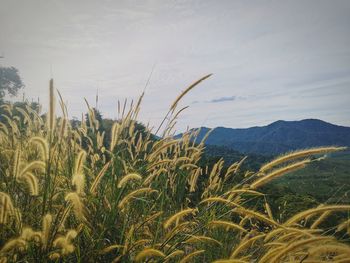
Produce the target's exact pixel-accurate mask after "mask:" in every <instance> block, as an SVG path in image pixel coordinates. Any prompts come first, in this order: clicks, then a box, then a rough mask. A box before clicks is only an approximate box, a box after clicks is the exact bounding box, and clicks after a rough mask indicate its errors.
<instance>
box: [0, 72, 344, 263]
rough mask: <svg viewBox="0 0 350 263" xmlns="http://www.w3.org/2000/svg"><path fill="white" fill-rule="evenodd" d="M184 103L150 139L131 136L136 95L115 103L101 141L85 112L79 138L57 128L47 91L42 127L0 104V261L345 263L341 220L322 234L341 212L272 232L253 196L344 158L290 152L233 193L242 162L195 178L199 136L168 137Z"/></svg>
mask: <svg viewBox="0 0 350 263" xmlns="http://www.w3.org/2000/svg"><path fill="white" fill-rule="evenodd" d="M207 77H209V76H206V77H204V78H202V79H200V80H199V81H197V82H195V85H196V84H198V83H199V82H200V81H202V80H204V79H205V78H207ZM192 88H193V85H191V86H190V89H192ZM188 90H189V89H186V90H185V93H186V92H188ZM185 93H184V94H182V95H180V96H179V98H178V99H177V100H176V101H175V102H174V103H173V105H172V106H171V108H170V111H169V113H168V115H169V114H170V116H167V118H169V119H170V120H171V121H169V122H168V124H167V126H166V127H165V128H164V130H165V131H166V132H165V133H164V137H162V138H160V139H157V140H155V139H154V138H153V136H152V134H151V132H150V131H148V130H146V131H140V130H138V129H136V125H137V123H136V121H137V120H136V118H137V115H138V112H139V110H140V105H141V100H142V96H141V98H140V100H139V101H138V102H137V103H136V104H135V105H133V104H131V105H130V107H129V108H128V106H127V104H126V103H124V107H123V113H122V117H121V118H120V119H119V120H117V121H115V123H114V125H113V127H112V131H111V137H110V138H106V137H105V134H104V133H103V132H102V131H101V129H99V127H100V125H101V124H100V123H99V121H98V120H97V119H96V116H95V114H94V110H93V109H91V108H90V107H89V105H88V107H89V108H88V121H84V119H83V120H82V122H81V124H80V126H79V127H72V125H71V123H70V122H69V121H67V112H66V107H65V105H64V103H63V100H62V98H61V99H60V105H61V110H62V113H63V114H62V116H63V117H61V118H56V117H55V96H54V87H53V81H51V82H50V102H49V113H48V114H46V115H45V116H41V113H40V112H39V110H38V109H33V108H32V107H30V105H29V104H26V105H24V106H23V107H15V106H14V105H13V104H4V105H2V106H1V107H2V108H3V112H4V115H3V116H1V123H0V226H1V228H0V262H50V261H52V262H133V261H138V262H151V261H152V262H212V261H215V262H252V261H253V262H301V261H302V262H324V261H332V262H333V261H335V262H337V261H338V262H346V259H348V258H349V257H350V247H349V246H348V242H347V240H348V234H349V232H350V231H349V227H350V225H349V220H346V221H344V222H340V223H339V225H335V226H334V229H329V227H328V228H327V229H322V225H323V222H324V221H325V220H326V219H327V218H326V217H327V216H329V215H330V214H332V213H336V212H342V211H349V210H350V206H349V205H337V204H334V205H329V204H328V205H325V206H320V207H317V208H314V209H310V210H307V211H303V212H301V213H300V214H297V215H294V216H293V217H291V218H289V219H287V220H285V221H279V220H278V219H276V218H280V217H279V215H276V214H274V215H273V214H272V211H271V209H270V207H269V204H268V203H267V202H264V194H263V193H260V192H258V189H260V187H261V186H263V185H265V184H267V183H269V182H270V181H271V180H273V179H274V178H276V177H280V176H283V175H284V174H286V173H288V172H290V171H294V170H295V169H299V168H302V167H304V166H305V165H307V164H308V163H310V162H313V161H317V159H314V158H311V157H312V155H314V154H322V153H325V152H327V153H328V152H333V151H338V150H342V149H343V148H337V147H322V148H317V149H309V150H304V151H300V152H296V153H290V154H288V155H285V156H282V157H279V158H277V159H276V160H273V161H272V162H270V163H268V164H266V165H264V166H263V167H262V168H261V170H260V171H257V172H256V173H249V176H247V177H245V178H244V181H243V182H242V183H239V184H233V183H232V182H233V181H232V180H231V178H233V177H235V176H236V175H237V174H238V173H239V167H240V165H241V163H242V162H238V163H235V164H232V165H231V166H230V167H229V168H228V169H227V170H225V169H224V165H223V164H224V163H223V160H219V161H218V162H217V163H216V164H215V165H214V166H213V167H210V168H209V167H204V168H203V167H200V165H199V160H200V158H201V156H202V154H203V151H204V147H205V146H204V142H201V143H199V144H196V143H195V142H194V138H195V137H196V134H197V133H196V132H187V133H185V134H183V135H182V137H181V138H180V139H174V138H173V137H172V136H171V133H172V127H173V124H174V121H175V119H176V118H177V117H178V115H179V114H178V113H179V112H181V111H182V109H181V110H180V111H176V106H177V104H178V102H179V100H180V99H181V98H182V97H183V95H185ZM118 105H119V107H118V108H119V110H120V108H121V107H120V104H119V103H118ZM107 141H108V142H110V143H109V144H107V143H106V142H107ZM305 158H307V159H305ZM259 199H261V200H262V201H263V202H255V200H259ZM259 203H263V204H264V205H263V206H260V205H259ZM320 218H321V219H320ZM330 230H334V231H333V232H332V231H330ZM335 231H339V233H340V234H339V235H335V234H334V233H335ZM336 237H338V239H337V238H336ZM339 237H340V238H339ZM321 248H322V249H321Z"/></svg>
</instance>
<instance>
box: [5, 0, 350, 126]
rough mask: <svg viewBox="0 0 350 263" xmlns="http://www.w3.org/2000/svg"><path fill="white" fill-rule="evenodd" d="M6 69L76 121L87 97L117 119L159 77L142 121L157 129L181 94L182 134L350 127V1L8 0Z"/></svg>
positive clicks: (28, 92)
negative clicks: (292, 125) (51, 85)
mask: <svg viewBox="0 0 350 263" xmlns="http://www.w3.org/2000/svg"><path fill="white" fill-rule="evenodd" d="M2 53H3V54H4V55H5V59H1V60H0V64H1V65H12V66H15V67H17V68H18V69H19V70H20V73H21V75H22V77H23V80H24V82H25V84H26V88H25V90H24V91H25V96H26V97H27V98H29V99H32V98H33V99H35V100H37V98H38V97H40V101H41V102H42V103H43V104H47V97H48V96H47V93H48V80H49V78H50V77H51V76H52V77H54V79H55V83H56V87H57V88H58V89H59V90H60V91H61V93H62V95H63V97H64V98H65V100H66V101H67V103H68V108H69V112H70V115H71V117H73V116H77V117H79V116H80V115H81V112H82V111H84V110H85V103H84V100H83V98H84V97H85V98H86V99H87V100H88V101H90V102H91V104H94V101H95V95H96V91H97V90H98V93H99V105H98V107H99V109H100V110H101V111H102V112H103V115H104V116H105V117H110V118H115V117H116V116H117V113H116V105H117V100H118V99H122V100H123V99H125V98H128V99H133V98H134V99H136V98H137V97H138V96H139V95H140V94H141V92H142V90H143V89H144V87H145V84H146V82H147V79H148V78H149V76H150V74H151V72H152V71H153V73H152V75H151V78H150V82H149V85H148V86H147V87H146V95H145V100H144V104H143V106H142V107H143V108H142V114H141V116H140V118H141V120H142V121H143V122H144V123H147V122H150V123H151V124H152V125H154V126H157V125H158V124H159V123H160V121H161V119H162V117H163V116H164V114H165V113H166V112H167V109H168V108H169V105H170V104H171V103H172V102H173V100H174V99H175V98H176V96H177V95H178V94H179V93H180V92H181V91H182V90H184V89H185V88H186V87H187V86H188V85H190V84H191V83H192V82H194V81H196V80H197V79H199V78H200V77H202V76H204V75H206V74H208V73H213V76H212V77H211V78H210V79H208V80H206V81H205V82H203V83H202V84H200V86H198V87H197V88H196V89H194V90H192V91H191V92H190V93H189V94H188V95H187V96H186V97H185V99H184V100H183V101H182V102H181V106H182V105H183V106H185V105H189V106H190V107H189V109H187V110H186V112H185V113H184V114H183V115H182V117H181V119H180V122H179V124H178V127H177V129H178V130H183V129H185V128H186V127H187V126H190V127H198V126H208V127H215V126H226V127H249V126H255V125H265V124H268V123H270V122H273V121H276V120H279V119H284V120H300V119H305V118H320V119H323V120H325V121H329V122H332V123H335V124H339V125H346V126H350V1H348V0H344V1H340V0H332V1H330V0H327V1H323V0H314V1H312V0H308V1H302V0H300V1H298V0H291V1H280V0H276V1H272V0H271V1H263V0H257V1H246V0H241V1H235V0H227V1H224V0H221V1H213V0H211V1H203V0H193V1H184V0H178V1H176V0H172V1H164V0H157V1H156V0H150V1H120V0H114V1H101V0H99V1H97V0H95V1H91V0H84V1H73V0H69V1H68V0H61V1H58V0H57V1H54V0H42V1H39V0H26V1H20V0H0V54H2Z"/></svg>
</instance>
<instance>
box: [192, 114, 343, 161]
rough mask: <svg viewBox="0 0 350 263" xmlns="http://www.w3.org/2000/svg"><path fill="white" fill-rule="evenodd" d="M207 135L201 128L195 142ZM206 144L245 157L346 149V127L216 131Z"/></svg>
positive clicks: (303, 124)
mask: <svg viewBox="0 0 350 263" xmlns="http://www.w3.org/2000/svg"><path fill="white" fill-rule="evenodd" d="M208 131H209V128H206V127H202V128H201V131H200V133H199V138H198V139H201V138H203V136H204V135H205V134H206V133H207V132H208ZM206 144H207V145H219V146H226V147H228V148H231V149H233V150H236V151H238V152H241V153H245V154H247V153H249V154H251V153H255V154H263V155H276V154H281V153H285V152H288V151H291V150H296V149H303V148H308V147H316V146H323V145H337V146H350V127H343V126H338V125H334V124H331V123H327V122H325V121H322V120H317V119H306V120H301V121H276V122H273V123H271V124H269V125H267V126H261V127H251V128H246V129H232V128H224V127H217V128H215V129H214V130H213V131H212V133H211V134H210V135H209V137H208V139H207V141H206Z"/></svg>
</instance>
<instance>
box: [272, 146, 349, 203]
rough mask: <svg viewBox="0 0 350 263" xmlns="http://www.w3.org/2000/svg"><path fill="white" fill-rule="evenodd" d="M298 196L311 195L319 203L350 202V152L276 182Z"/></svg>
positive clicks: (327, 159) (275, 182) (333, 156)
mask: <svg viewBox="0 0 350 263" xmlns="http://www.w3.org/2000/svg"><path fill="white" fill-rule="evenodd" d="M273 184H274V185H280V186H285V187H288V188H289V189H291V190H292V191H293V192H295V193H296V194H302V195H310V196H312V197H314V198H315V199H316V200H317V201H319V202H327V203H346V202H349V201H350V152H343V153H338V154H333V155H332V156H329V157H328V158H326V159H324V160H322V161H319V162H314V163H312V164H311V165H309V166H307V167H305V168H304V169H302V170H299V171H296V172H294V173H292V174H289V175H286V176H284V177H281V178H279V179H278V180H276V181H274V183H273Z"/></svg>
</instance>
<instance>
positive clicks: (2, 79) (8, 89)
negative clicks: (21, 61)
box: [0, 67, 24, 100]
mask: <svg viewBox="0 0 350 263" xmlns="http://www.w3.org/2000/svg"><path fill="white" fill-rule="evenodd" d="M23 87H24V84H23V82H22V79H21V77H20V75H19V72H18V69H16V68H14V67H0V100H1V99H2V98H3V97H4V96H5V94H6V93H7V94H9V95H11V96H15V95H17V92H18V91H19V90H20V89H22V88H23Z"/></svg>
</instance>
